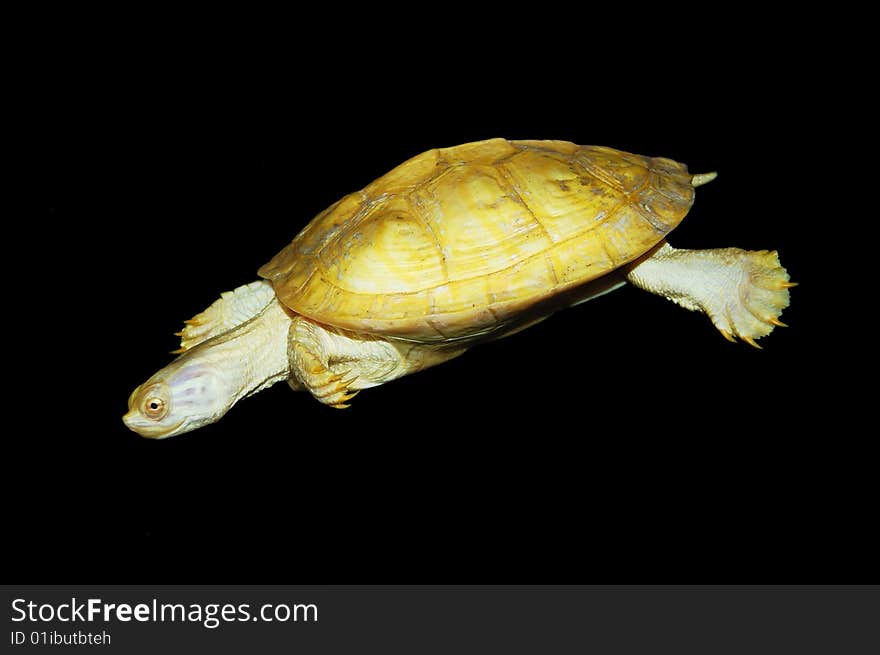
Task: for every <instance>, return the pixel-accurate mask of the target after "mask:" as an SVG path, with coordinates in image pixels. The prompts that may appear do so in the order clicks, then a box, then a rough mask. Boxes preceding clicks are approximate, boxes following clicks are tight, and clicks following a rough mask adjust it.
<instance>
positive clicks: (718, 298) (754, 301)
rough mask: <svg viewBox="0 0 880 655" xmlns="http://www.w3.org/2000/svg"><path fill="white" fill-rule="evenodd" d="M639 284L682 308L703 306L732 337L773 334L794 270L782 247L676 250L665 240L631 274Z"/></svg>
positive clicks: (745, 338) (751, 341)
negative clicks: (781, 260)
mask: <svg viewBox="0 0 880 655" xmlns="http://www.w3.org/2000/svg"><path fill="white" fill-rule="evenodd" d="M627 280H628V281H629V282H631V283H632V284H634V285H636V286H637V287H639V288H641V289H644V290H645V291H650V292H651V293H656V294H658V295H660V296H663V297H664V298H667V299H669V300H671V301H672V302H674V303H676V304H678V305H681V306H682V307H684V308H686V309H690V310H695V311H702V312H704V313H705V314H707V315H708V316H709V318H710V319H711V320H712V323H714V324H715V327H716V328H718V331H719V332H721V334H722V335H724V337H725V338H726V339H728V340H729V341H735V340H736V338H740V339H742V340H743V341H745V342H746V343H748V344H750V345H752V346H755V347H756V348H760V346H758V344H757V343H755V339H759V338H761V337H763V336H766V335H768V334H770V333H771V332H772V331H773V328H774V327H776V326H785V324H784V323H783V322H782V321H780V320H779V315H780V314H781V313H782V310H783V309H785V308H786V307H788V303H789V293H788V290H789V288H790V287H793V286H795V283H793V282H791V281H789V277H788V272H787V271H786V270H785V269H784V268H783V267H782V265H781V264H780V263H779V255H778V254H777V253H776V251H768V250H757V251H750V250H742V249H740V248H717V249H713V250H676V249H675V248H673V247H672V246H670V245H669V244H668V243H664V244H663V245H662V246H661V247H660V248H658V249H657V250H655V251H654V253H653V254H651V255H650V256H649V257H647V258H645V259H643V260H641V261H640V262H639V263H638V264H636V265H635V266H634V267H632V268H631V269H630V271H629V273H628V274H627Z"/></svg>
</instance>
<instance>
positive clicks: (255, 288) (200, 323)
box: [174, 280, 275, 355]
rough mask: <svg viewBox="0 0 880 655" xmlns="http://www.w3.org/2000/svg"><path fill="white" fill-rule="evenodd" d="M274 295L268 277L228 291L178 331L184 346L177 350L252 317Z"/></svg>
mask: <svg viewBox="0 0 880 655" xmlns="http://www.w3.org/2000/svg"><path fill="white" fill-rule="evenodd" d="M274 298H275V291H274V290H273V289H272V285H271V284H270V283H269V282H267V281H265V280H258V281H257V282H251V283H250V284H245V285H243V286H240V287H238V288H237V289H234V290H233V291H224V292H223V293H222V294H220V298H218V299H217V300H215V301H214V303H213V304H212V305H211V306H210V307H208V309H206V310H205V311H203V312H201V313H200V314H196V315H195V316H193V317H192V318H191V319H189V320H187V321H184V328H183V329H182V330H181V331H180V332H176V333H175V335H176V336H178V337H180V348H179V349H178V350H175V351H174V354H175V355H177V354H180V353H183V352H186V351H187V350H189V349H190V348H192V347H193V346H196V345H198V344H200V343H202V342H203V341H207V340H208V339H210V338H212V337H216V336H217V335H219V334H223V333H224V332H228V331H229V330H231V329H232V328H234V327H237V326H239V325H241V324H242V323H245V322H247V321H249V320H251V319H252V318H253V317H254V316H256V315H257V314H259V313H260V312H261V311H263V309H265V308H266V305H268V304H269V303H270V302H272V300H273V299H274Z"/></svg>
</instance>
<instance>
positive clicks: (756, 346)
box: [740, 337, 764, 350]
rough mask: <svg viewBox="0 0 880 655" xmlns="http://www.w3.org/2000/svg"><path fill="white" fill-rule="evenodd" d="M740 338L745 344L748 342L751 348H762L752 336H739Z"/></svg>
mask: <svg viewBox="0 0 880 655" xmlns="http://www.w3.org/2000/svg"><path fill="white" fill-rule="evenodd" d="M740 339H742V340H743V341H745V342H746V343H747V344H749V345H750V346H752V347H753V348H757V349H758V350H764V349H763V348H762V347H761V346H759V345H758V343H757V342H756V341H755V340H754V339H752V337H740Z"/></svg>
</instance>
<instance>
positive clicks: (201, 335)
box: [124, 139, 794, 438]
mask: <svg viewBox="0 0 880 655" xmlns="http://www.w3.org/2000/svg"><path fill="white" fill-rule="evenodd" d="M714 177H715V173H706V174H702V175H691V174H689V173H688V172H687V167H686V166H684V165H683V164H679V163H676V162H674V161H672V160H669V159H664V158H651V157H642V156H639V155H633V154H629V153H626V152H620V151H618V150H612V149H610V148H603V147H594V146H578V145H575V144H573V143H568V142H565V141H506V140H504V139H491V140H488V141H480V142H476V143H468V144H464V145H460V146H455V147H452V148H440V149H435V150H429V151H428V152H425V153H423V154H421V155H418V156H417V157H413V158H412V159H410V160H409V161H407V162H405V163H403V164H401V165H400V166H398V167H397V168H395V169H393V170H392V171H390V172H389V173H387V174H386V175H383V176H382V177H380V178H379V179H378V180H376V181H375V182H373V183H372V184H370V185H368V186H367V187H366V188H364V189H363V190H361V191H358V192H356V193H352V194H350V195H347V196H345V197H344V198H342V199H341V200H340V201H339V202H337V203H336V204H334V205H332V206H331V207H330V208H328V209H327V210H325V211H323V212H322V213H320V214H319V215H318V216H317V217H315V219H314V220H312V222H311V223H309V224H308V225H307V226H306V227H305V229H303V230H302V232H300V233H299V235H297V237H296V238H295V239H294V240H293V242H292V243H290V245H288V246H287V247H286V248H284V249H283V250H282V251H281V252H280V253H278V254H277V255H276V256H275V257H274V258H273V259H272V260H271V261H270V262H269V263H268V264H266V265H265V266H263V267H262V268H261V269H260V271H259V275H260V276H261V277H262V278H263V279H262V280H260V281H257V282H252V283H251V284H247V285H245V286H242V287H239V288H238V289H236V290H235V291H230V292H226V293H224V294H222V295H221V297H220V299H219V300H217V301H216V302H215V303H214V304H212V305H211V306H210V307H208V309H206V310H205V311H203V312H202V313H201V314H198V315H197V316H196V317H195V318H193V319H191V320H189V321H186V327H185V328H184V329H183V331H182V332H180V333H178V334H179V335H180V336H181V337H182V340H181V348H180V350H179V351H177V352H179V353H181V354H180V356H179V357H178V358H177V359H175V360H174V361H173V362H171V363H170V364H169V365H168V366H166V367H165V368H163V369H162V370H160V371H159V372H158V373H156V374H155V375H153V376H152V377H151V378H150V379H149V380H147V381H146V382H145V383H144V384H142V385H141V386H139V387H138V388H137V389H135V390H134V392H133V393H132V394H131V397H130V398H129V401H128V403H129V411H128V413H127V414H126V415H125V416H124V421H125V424H126V425H127V426H128V427H129V428H131V429H132V430H134V431H135V432H137V433H138V434H140V435H143V436H145V437H156V438H162V437H170V436H172V435H177V434H182V433H184V432H188V431H190V430H194V429H196V428H198V427H201V426H203V425H207V424H209V423H213V422H214V421H216V420H218V419H219V418H220V417H221V416H223V415H224V414H225V413H226V412H227V411H228V410H229V409H230V408H231V407H232V405H234V404H235V402H236V401H238V400H239V399H241V398H244V397H245V396H249V395H251V394H253V393H256V392H257V391H260V390H261V389H265V388H266V387H268V386H269V385H271V384H274V383H275V382H278V381H280V380H287V381H288V382H289V384H290V386H291V387H292V388H293V389H295V390H302V389H306V390H308V391H309V392H310V393H311V394H312V395H313V396H314V397H315V398H317V399H318V400H320V401H321V402H322V403H324V404H326V405H329V406H331V407H347V406H348V405H347V403H348V401H349V400H350V399H351V398H352V396H354V395H355V394H356V393H357V392H358V391H360V390H361V389H366V388H368V387H374V386H377V385H380V384H383V383H385V382H388V381H390V380H394V379H395V378H399V377H401V376H403V375H407V374H409V373H414V372H415V371H420V370H422V369H425V368H428V367H429V366H434V365H435V364H439V363H441V362H444V361H446V360H448V359H451V358H453V357H457V356H458V355H460V354H462V353H463V352H464V351H465V350H467V349H468V348H470V347H471V346H473V345H475V344H477V343H481V342H483V341H488V340H491V339H497V338H500V337H503V336H507V335H510V334H513V333H514V332H517V331H519V330H522V329H524V328H526V327H528V326H530V325H532V324H534V323H536V322H537V321H540V320H542V319H544V318H546V317H547V316H548V315H550V314H551V313H553V312H554V311H556V310H558V309H561V308H564V307H568V306H571V305H575V304H578V303H580V302H583V301H585V300H588V299H590V298H594V297H596V296H597V295H599V294H602V293H605V292H607V291H610V290H612V289H615V288H617V287H619V286H621V285H622V284H624V283H625V282H630V283H632V284H634V285H635V286H637V287H640V288H642V289H645V290H646V291H650V292H652V293H656V294H659V295H661V296H663V297H664V298H668V299H669V300H672V301H673V302H675V303H677V304H679V305H681V306H682V307H685V308H686V309H691V310H698V311H702V312H705V313H706V314H708V316H709V318H710V319H711V320H712V322H713V323H714V324H715V327H716V328H718V330H719V331H720V332H721V334H723V335H724V336H725V337H726V338H727V339H729V340H731V341H733V340H734V338H735V337H738V338H740V339H742V340H743V341H746V342H747V343H749V344H751V345H753V346H754V345H756V344H755V339H757V338H759V337H763V336H765V335H767V334H769V333H770V332H771V331H772V330H773V328H774V326H776V325H783V324H782V323H781V322H780V321H779V315H780V313H781V312H782V310H783V309H784V308H785V307H787V306H788V302H789V292H788V287H791V286H794V285H793V283H791V282H789V277H788V274H787V273H786V271H785V269H784V268H782V266H781V265H780V263H779V258H778V256H777V254H776V252H768V251H766V250H764V251H757V252H749V251H745V250H740V249H738V248H722V249H716V250H676V249H674V248H672V247H671V246H670V245H669V244H668V243H666V235H667V234H668V233H669V232H670V231H671V230H672V229H674V228H675V227H676V226H677V225H678V224H679V222H680V221H681V220H682V219H683V218H684V216H685V214H687V212H688V210H689V209H690V206H691V204H692V203H693V201H694V187H697V186H699V185H701V184H704V183H706V182H709V181H711V180H712V179H713V178H714Z"/></svg>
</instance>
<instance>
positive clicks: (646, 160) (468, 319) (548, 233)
mask: <svg viewBox="0 0 880 655" xmlns="http://www.w3.org/2000/svg"><path fill="white" fill-rule="evenodd" d="M693 199H694V187H693V185H692V184H691V175H689V174H688V172H687V167H686V166H684V165H683V164H679V163H676V162H674V161H672V160H669V159H664V158H659V157H658V158H651V157H642V156H639V155H633V154H630V153H626V152H621V151H619V150H613V149H611V148H604V147H597V146H578V145H575V144H573V143H569V142H566V141H507V140H505V139H491V140H488V141H479V142H475V143H467V144H464V145H460V146H455V147H452V148H439V149H435V150H429V151H427V152H424V153H422V154H420V155H418V156H416V157H413V158H412V159H410V160H408V161H406V162H404V163H403V164H401V165H400V166H398V167H397V168H395V169H393V170H391V171H390V172H388V173H387V174H385V175H383V176H382V177H380V178H379V179H377V180H376V181H374V182H373V183H372V184H370V185H368V186H367V187H366V188H364V189H363V190H361V191H358V192H355V193H352V194H350V195H347V196H345V197H344V198H342V199H341V200H339V201H338V202H337V203H335V204H334V205H332V206H330V207H329V208H328V209H326V210H325V211H323V212H321V213H320V214H318V216H316V217H315V218H314V219H313V220H312V221H311V222H310V223H309V224H308V225H307V226H306V227H305V228H304V229H303V230H302V231H301V232H300V233H299V234H298V235H297V237H296V238H295V239H294V240H293V241H292V242H291V243H290V244H289V245H288V246H287V247H286V248H284V249H283V250H282V251H281V252H280V253H278V254H277V255H276V256H275V257H274V258H273V259H272V260H271V261H270V262H268V263H267V264H266V265H265V266H263V267H262V268H261V269H260V271H259V273H260V275H261V276H263V277H265V278H267V279H269V280H271V281H272V283H273V285H274V287H275V292H276V294H277V296H278V297H279V298H280V299H281V301H282V302H283V303H285V304H286V305H287V306H288V307H289V308H290V309H292V310H293V311H295V312H297V313H298V314H301V315H303V316H306V317H308V318H310V319H313V320H315V321H318V322H321V323H324V324H328V325H333V326H336V327H341V328H345V329H348V330H353V331H356V332H361V333H364V332H366V333H373V334H381V335H384V336H388V337H396V338H400V339H407V340H411V341H419V342H438V341H441V342H442V341H446V340H453V339H454V340H460V339H468V338H471V337H475V336H478V335H485V334H487V333H491V332H493V331H495V330H499V329H503V328H504V327H505V326H508V325H510V324H511V323H513V322H515V321H516V319H517V317H519V316H521V315H522V314H523V313H524V312H527V310H529V309H530V308H532V307H534V306H535V305H537V304H538V303H541V302H543V301H546V300H547V299H548V298H551V297H553V296H555V295H558V294H563V293H565V292H567V291H570V290H572V289H575V288H576V287H578V286H580V285H584V284H586V283H588V282H590V281H592V280H595V279H596V278H598V277H600V276H602V275H605V274H607V273H609V272H611V271H613V270H615V269H616V268H618V267H620V266H622V265H624V264H626V263H628V262H631V261H633V260H634V259H636V258H638V257H639V256H640V255H642V254H644V253H646V252H647V251H648V250H650V249H651V248H652V247H653V246H655V245H656V244H658V243H659V242H660V241H661V240H662V239H663V238H664V237H665V236H666V235H667V233H669V232H670V230H672V229H673V228H675V227H676V226H677V225H678V223H679V222H680V221H681V220H682V219H683V218H684V216H685V214H687V212H688V210H689V209H690V206H691V204H692V203H693Z"/></svg>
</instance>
